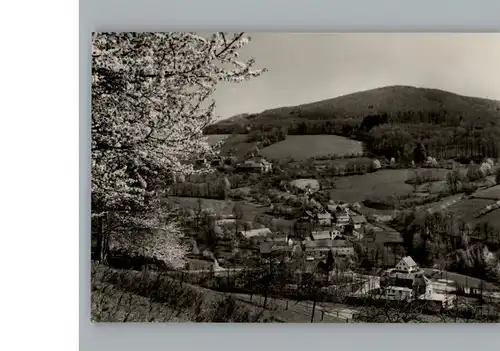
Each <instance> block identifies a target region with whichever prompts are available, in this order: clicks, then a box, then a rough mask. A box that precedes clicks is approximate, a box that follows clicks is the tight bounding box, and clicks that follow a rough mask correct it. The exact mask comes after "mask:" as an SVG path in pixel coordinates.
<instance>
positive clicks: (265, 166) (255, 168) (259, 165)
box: [236, 158, 272, 173]
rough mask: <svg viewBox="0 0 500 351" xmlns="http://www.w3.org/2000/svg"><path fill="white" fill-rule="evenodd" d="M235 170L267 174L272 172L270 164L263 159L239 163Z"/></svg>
mask: <svg viewBox="0 0 500 351" xmlns="http://www.w3.org/2000/svg"><path fill="white" fill-rule="evenodd" d="M236 168H237V170H238V171H246V172H258V173H269V172H271V171H272V164H271V163H270V162H268V161H266V160H265V159H264V158H253V159H250V160H246V161H245V162H242V163H239V164H238V165H237V166H236Z"/></svg>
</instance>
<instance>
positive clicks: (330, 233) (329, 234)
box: [311, 228, 343, 240]
mask: <svg viewBox="0 0 500 351" xmlns="http://www.w3.org/2000/svg"><path fill="white" fill-rule="evenodd" d="M311 236H312V239H313V240H322V239H330V240H335V239H336V238H343V236H342V233H341V232H340V231H339V230H338V229H336V228H335V229H332V230H321V231H313V232H312V233H311Z"/></svg>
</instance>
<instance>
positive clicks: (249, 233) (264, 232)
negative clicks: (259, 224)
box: [238, 228, 273, 239]
mask: <svg viewBox="0 0 500 351" xmlns="http://www.w3.org/2000/svg"><path fill="white" fill-rule="evenodd" d="M272 233H273V232H272V231H271V229H269V228H260V229H250V230H242V231H239V232H238V234H239V235H241V236H244V237H245V238H247V239H249V238H253V237H257V236H263V237H265V236H268V235H272Z"/></svg>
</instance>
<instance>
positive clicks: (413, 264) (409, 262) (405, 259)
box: [401, 256, 417, 267]
mask: <svg viewBox="0 0 500 351" xmlns="http://www.w3.org/2000/svg"><path fill="white" fill-rule="evenodd" d="M401 260H402V261H403V262H404V263H406V264H407V265H408V266H409V267H416V266H417V263H416V262H415V261H414V260H413V258H411V256H406V257H403V258H402V259H401Z"/></svg>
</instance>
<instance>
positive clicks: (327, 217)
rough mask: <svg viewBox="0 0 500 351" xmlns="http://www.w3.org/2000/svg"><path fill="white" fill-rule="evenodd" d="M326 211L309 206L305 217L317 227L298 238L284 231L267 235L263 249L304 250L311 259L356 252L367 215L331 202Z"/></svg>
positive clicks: (268, 251)
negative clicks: (298, 240) (312, 208)
mask: <svg viewBox="0 0 500 351" xmlns="http://www.w3.org/2000/svg"><path fill="white" fill-rule="evenodd" d="M325 207H326V209H327V210H326V211H323V212H319V211H317V212H315V213H313V212H311V211H308V210H306V211H305V212H304V216H303V217H302V218H301V220H302V221H306V222H308V223H309V224H311V226H310V227H309V228H313V229H311V230H310V231H309V232H308V235H306V236H305V239H304V240H301V241H300V242H294V241H293V240H292V239H291V238H289V237H288V236H287V235H284V234H277V237H276V236H275V237H273V238H269V239H264V240H262V242H261V244H260V253H261V254H262V255H269V254H272V253H274V254H289V255H293V254H294V253H297V252H299V251H300V252H301V253H303V254H304V257H305V259H306V260H307V261H316V260H323V259H325V258H326V257H327V256H328V254H329V253H330V252H331V253H332V254H333V256H334V257H342V258H348V257H352V256H354V253H355V252H354V244H353V242H354V241H355V240H357V239H359V237H360V235H361V234H360V233H358V232H357V230H361V229H362V227H363V226H364V225H365V224H367V223H368V222H367V220H366V218H365V217H364V216H362V215H360V214H357V213H355V212H353V211H351V210H350V209H349V205H348V204H334V203H333V202H330V203H329V204H328V205H326V206H325ZM264 231H266V233H267V235H269V236H271V231H270V230H269V229H259V230H253V231H247V232H242V233H241V234H242V235H244V236H245V237H247V238H250V237H256V236H258V235H259V236H260V235H262V233H264Z"/></svg>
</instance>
